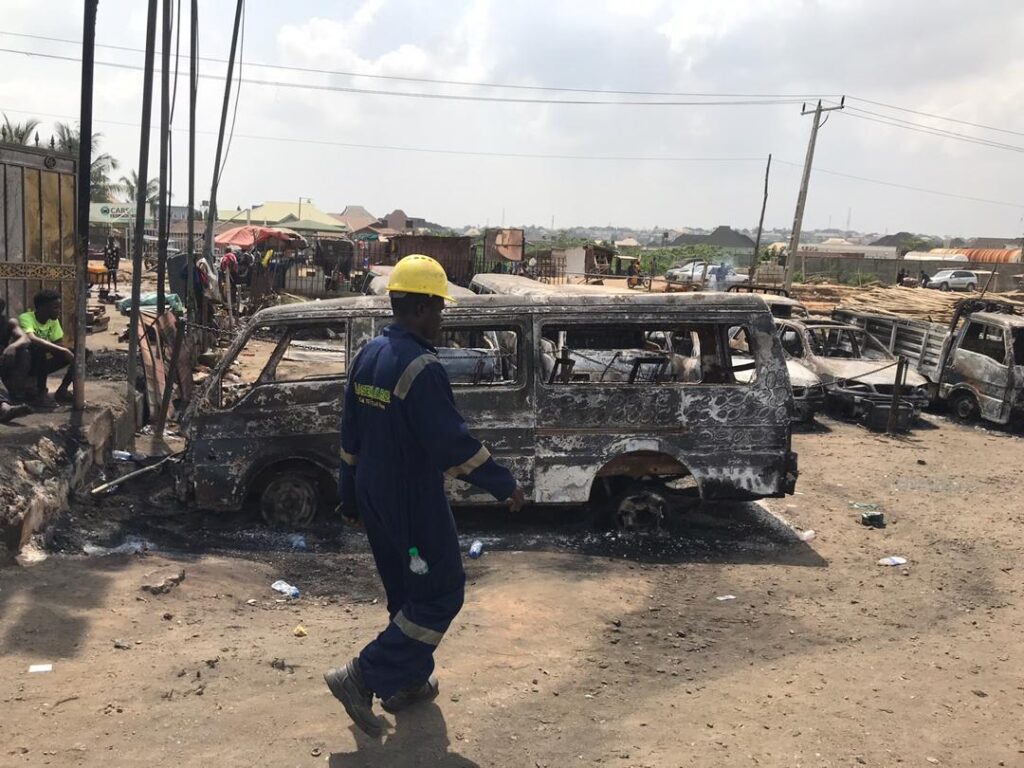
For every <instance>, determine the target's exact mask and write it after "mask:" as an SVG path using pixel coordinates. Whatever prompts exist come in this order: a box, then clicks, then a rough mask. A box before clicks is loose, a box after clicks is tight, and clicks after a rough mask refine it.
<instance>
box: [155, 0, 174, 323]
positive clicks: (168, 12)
mask: <svg viewBox="0 0 1024 768" xmlns="http://www.w3.org/2000/svg"><path fill="white" fill-rule="evenodd" d="M173 4H174V0H163V9H164V20H163V43H162V44H161V47H162V51H161V59H160V206H159V210H158V212H157V225H156V226H157V233H156V234H157V251H156V313H157V314H158V315H162V314H163V313H164V292H165V291H164V282H165V278H166V273H167V220H168V216H167V204H168V200H167V170H168V169H167V165H168V158H167V151H168V149H170V146H169V145H170V133H171V19H172V18H173V10H174V9H173Z"/></svg>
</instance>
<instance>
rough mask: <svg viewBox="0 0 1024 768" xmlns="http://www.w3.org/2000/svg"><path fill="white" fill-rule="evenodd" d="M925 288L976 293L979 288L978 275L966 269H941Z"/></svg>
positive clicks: (929, 279)
mask: <svg viewBox="0 0 1024 768" xmlns="http://www.w3.org/2000/svg"><path fill="white" fill-rule="evenodd" d="M925 288H937V289H939V290H940V291H974V290H977V288H978V275H977V274H975V273H974V272H970V271H968V270H966V269H940V270H939V271H938V272H936V273H935V274H934V275H932V276H931V277H930V278H928V285H926V286H925Z"/></svg>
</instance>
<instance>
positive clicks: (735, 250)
mask: <svg viewBox="0 0 1024 768" xmlns="http://www.w3.org/2000/svg"><path fill="white" fill-rule="evenodd" d="M672 245H710V246H714V247H715V248H718V249H719V250H720V251H721V252H722V253H723V255H726V256H732V257H737V258H740V257H747V258H749V257H751V256H753V255H754V241H753V240H751V239H750V238H749V237H747V236H746V235H744V234H743V233H742V232H737V231H736V230H735V229H732V228H731V227H725V226H722V227H716V228H715V230H714V231H713V232H711V233H710V234H707V235H694V234H686V235H680V236H679V237H677V238H676V239H675V240H673V241H672Z"/></svg>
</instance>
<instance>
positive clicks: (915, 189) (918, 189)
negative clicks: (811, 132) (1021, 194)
mask: <svg viewBox="0 0 1024 768" xmlns="http://www.w3.org/2000/svg"><path fill="white" fill-rule="evenodd" d="M778 162H780V163H782V164H783V165H790V166H792V167H794V168H802V167H803V166H802V165H801V164H800V163H792V162H789V161H787V160H779V161H778ZM814 172H815V173H825V174H828V175H829V176H839V177H842V178H844V179H854V180H856V181H864V182H867V183H869V184H880V185H882V186H884V187H895V188H897V189H906V190H910V191H911V192H926V193H927V194H929V195H941V196H942V197H951V198H955V199H958V200H970V201H971V202H975V203H988V204H990V205H1005V206H1007V207H1009V208H1024V203H1009V202H1006V201H1005V200H991V199H989V198H985V197H972V196H971V195H959V194H957V193H955V192H943V191H941V190H938V189H927V188H926V187H915V186H911V185H910V184H900V183H899V182H896V181H883V180H882V179H871V178H868V177H867V176H856V175H854V174H852V173H843V172H841V171H830V170H828V169H826V168H817V167H816V168H815V169H814Z"/></svg>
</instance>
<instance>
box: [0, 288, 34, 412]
mask: <svg viewBox="0 0 1024 768" xmlns="http://www.w3.org/2000/svg"><path fill="white" fill-rule="evenodd" d="M29 343H30V340H29V338H28V335H27V334H26V333H25V332H24V331H23V330H21V326H20V325H18V321H17V320H15V319H14V318H12V317H8V316H7V302H6V301H4V300H3V299H0V382H2V385H0V423H2V422H5V421H10V420H11V419H14V418H17V417H18V416H23V415H25V414H26V413H31V412H32V409H31V408H29V407H28V406H26V405H15V404H14V402H16V401H20V400H22V399H24V389H25V377H26V375H27V373H28V363H29V362H30V361H29Z"/></svg>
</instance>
